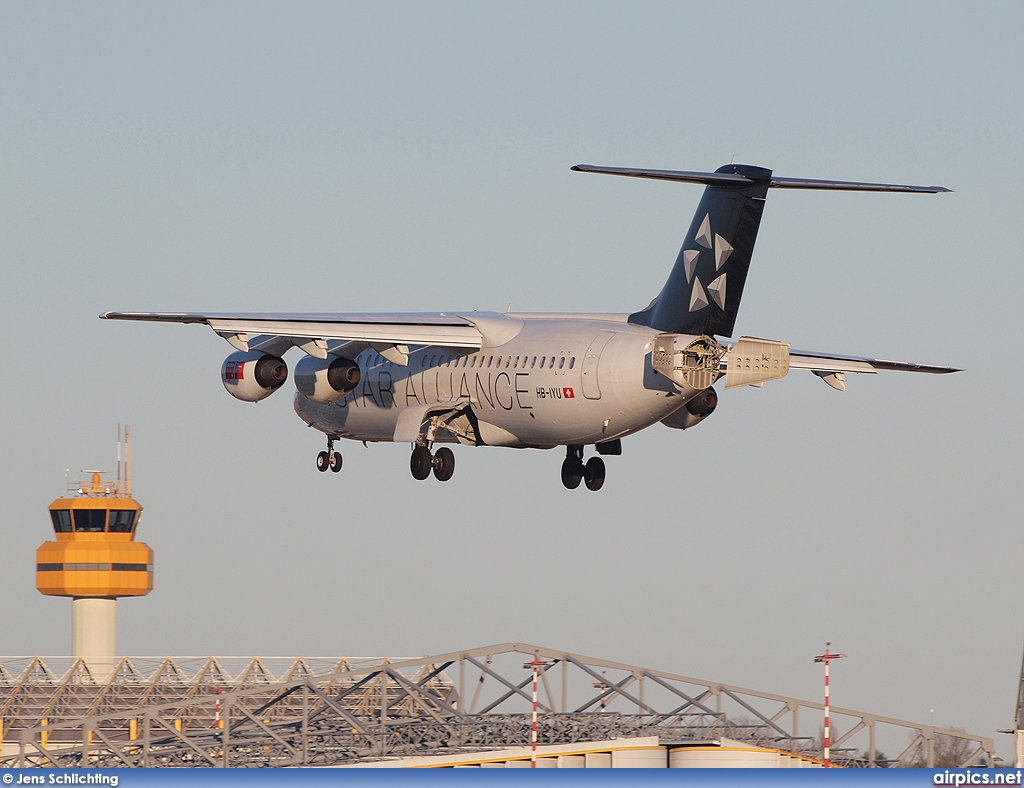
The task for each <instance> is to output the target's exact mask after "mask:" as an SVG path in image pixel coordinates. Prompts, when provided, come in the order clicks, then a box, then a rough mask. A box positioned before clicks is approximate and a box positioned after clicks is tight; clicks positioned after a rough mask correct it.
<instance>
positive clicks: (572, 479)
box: [562, 457, 583, 490]
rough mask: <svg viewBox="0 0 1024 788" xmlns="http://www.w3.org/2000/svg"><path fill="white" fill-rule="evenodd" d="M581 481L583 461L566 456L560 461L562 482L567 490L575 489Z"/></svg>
mask: <svg viewBox="0 0 1024 788" xmlns="http://www.w3.org/2000/svg"><path fill="white" fill-rule="evenodd" d="M581 481H583V463H581V462H580V461H579V460H578V459H576V458H575V457H566V458H565V459H564V460H563V461H562V484H564V485H565V488H566V489H567V490H575V489H576V488H577V487H579V486H580V482H581Z"/></svg>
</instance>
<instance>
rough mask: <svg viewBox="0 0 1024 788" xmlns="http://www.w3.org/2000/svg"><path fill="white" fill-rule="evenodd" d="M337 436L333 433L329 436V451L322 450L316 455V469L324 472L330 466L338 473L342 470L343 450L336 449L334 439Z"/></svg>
mask: <svg viewBox="0 0 1024 788" xmlns="http://www.w3.org/2000/svg"><path fill="white" fill-rule="evenodd" d="M335 440H336V438H335V437H334V436H333V435H328V436H327V451H322V452H320V453H319V454H318V455H316V469H317V470H318V471H320V473H323V472H324V471H326V470H327V469H328V468H330V469H331V470H332V471H334V472H335V473H337V472H338V471H340V470H341V452H337V451H335V450H334V441H335Z"/></svg>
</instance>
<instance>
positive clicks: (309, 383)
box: [295, 356, 362, 405]
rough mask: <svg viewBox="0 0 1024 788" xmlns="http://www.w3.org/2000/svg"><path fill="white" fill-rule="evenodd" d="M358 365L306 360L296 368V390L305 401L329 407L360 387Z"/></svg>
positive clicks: (337, 358)
mask: <svg viewBox="0 0 1024 788" xmlns="http://www.w3.org/2000/svg"><path fill="white" fill-rule="evenodd" d="M361 377H362V376H361V375H360V373H359V365H358V364H356V362H354V361H352V360H351V359H348V358H341V357H340V356H328V357H327V358H325V359H321V358H316V357H315V356H306V357H305V358H303V359H302V360H301V361H300V362H299V363H298V364H296V365H295V388H296V389H298V391H299V393H300V394H301V395H302V396H304V397H305V398H306V399H308V400H310V401H312V402H319V403H320V404H322V405H329V404H330V403H332V402H337V401H338V400H340V399H341V398H342V397H344V396H345V395H346V394H348V393H349V392H350V391H352V389H354V388H355V387H356V386H357V385H359V380H360V378H361Z"/></svg>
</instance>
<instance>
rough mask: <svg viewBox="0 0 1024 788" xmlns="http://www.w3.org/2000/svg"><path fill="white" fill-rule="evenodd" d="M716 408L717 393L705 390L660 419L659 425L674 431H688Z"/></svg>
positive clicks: (712, 389)
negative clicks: (666, 416)
mask: <svg viewBox="0 0 1024 788" xmlns="http://www.w3.org/2000/svg"><path fill="white" fill-rule="evenodd" d="M717 406H718V392H717V391H715V390H714V388H706V389H704V390H703V391H702V392H700V393H699V394H698V395H697V396H696V397H694V398H693V399H691V400H690V401H688V402H687V403H686V404H685V405H683V407H681V408H680V409H679V410H677V411H676V412H675V413H673V414H672V415H671V416H669V417H668V418H666V419H662V420H661V423H662V424H664V425H665V426H666V427H671V428H672V429H674V430H688V429H690V427H696V426H697V425H698V424H700V423H701V422H702V421H704V419H706V418H707V417H708V416H710V415H711V414H712V413H714V412H715V408H716V407H717Z"/></svg>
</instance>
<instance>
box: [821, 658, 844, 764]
mask: <svg viewBox="0 0 1024 788" xmlns="http://www.w3.org/2000/svg"><path fill="white" fill-rule="evenodd" d="M831 646H832V643H831V641H830V642H828V643H826V644H825V653H824V654H819V655H818V656H816V657H815V658H814V661H815V662H824V663H825V733H824V739H823V744H824V748H823V749H824V758H823V760H824V761H825V768H826V769H828V768H831V766H832V761H831V759H830V757H829V755H830V753H829V739H830V735H831V731H830V729H829V718H828V663H829V662H831V661H832V660H834V659H842V658H843V657H845V656H846V655H845V654H830V653H829V648H830V647H831Z"/></svg>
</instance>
